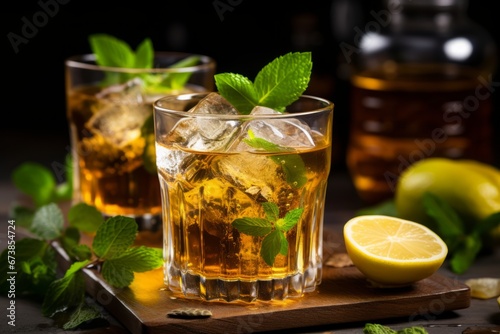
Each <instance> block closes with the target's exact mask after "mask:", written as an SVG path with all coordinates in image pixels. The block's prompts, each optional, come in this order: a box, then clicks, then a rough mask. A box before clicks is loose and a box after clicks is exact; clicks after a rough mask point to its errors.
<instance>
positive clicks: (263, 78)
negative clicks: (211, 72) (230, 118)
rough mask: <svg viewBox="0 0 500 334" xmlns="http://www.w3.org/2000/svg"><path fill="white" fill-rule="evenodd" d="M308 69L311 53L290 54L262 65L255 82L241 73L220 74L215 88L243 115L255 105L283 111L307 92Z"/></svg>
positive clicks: (310, 62)
mask: <svg viewBox="0 0 500 334" xmlns="http://www.w3.org/2000/svg"><path fill="white" fill-rule="evenodd" d="M311 69H312V60H311V53H310V52H290V53H287V54H285V55H283V56H280V57H277V58H276V59H274V60H273V61H271V62H270V63H269V64H267V65H266V66H264V67H263V68H262V69H261V70H260V71H259V73H257V76H256V77H255V81H254V82H252V81H251V80H250V79H248V78H247V77H245V76H243V75H240V74H235V73H219V74H216V75H215V85H216V87H217V90H218V91H219V93H220V94H221V95H222V96H223V97H224V98H226V100H228V101H229V102H230V103H231V104H232V105H233V106H234V107H235V108H236V110H238V112H239V113H241V114H243V115H248V114H249V113H250V112H251V111H252V109H253V107H255V106H263V107H269V108H272V109H274V110H278V111H283V110H284V109H285V107H286V106H288V105H289V104H291V103H292V102H294V101H295V100H297V99H298V98H299V97H300V95H302V93H303V92H304V91H305V90H306V89H307V86H308V84H309V80H310V76H311Z"/></svg>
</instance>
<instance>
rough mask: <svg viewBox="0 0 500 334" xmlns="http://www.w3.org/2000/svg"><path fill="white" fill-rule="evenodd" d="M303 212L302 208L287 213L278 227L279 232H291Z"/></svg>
mask: <svg viewBox="0 0 500 334" xmlns="http://www.w3.org/2000/svg"><path fill="white" fill-rule="evenodd" d="M303 212H304V209H303V208H298V209H293V210H290V211H288V212H287V213H286V214H285V218H284V219H283V224H282V225H281V226H279V229H280V231H282V232H288V231H289V230H291V229H292V228H293V227H294V226H295V225H297V223H298V222H299V220H300V217H301V216H302V213H303Z"/></svg>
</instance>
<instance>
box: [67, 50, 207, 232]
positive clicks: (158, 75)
mask: <svg viewBox="0 0 500 334" xmlns="http://www.w3.org/2000/svg"><path fill="white" fill-rule="evenodd" d="M188 57H195V58H197V62H196V63H195V64H194V65H193V62H191V63H190V65H189V66H184V67H179V66H172V64H182V61H183V60H185V59H187V58H188ZM215 65H216V64H215V61H214V60H213V59H212V58H210V57H208V56H204V55H192V54H186V53H174V52H163V53H162V52H157V53H155V55H154V64H153V67H152V68H149V69H143V68H118V67H103V66H98V65H97V64H96V57H95V55H93V54H87V55H79V56H74V57H71V58H69V59H67V61H66V62H65V69H66V98H67V117H68V120H69V126H70V134H71V144H72V156H73V164H74V173H73V174H74V179H73V186H74V194H73V199H74V202H82V201H83V202H85V203H87V204H89V205H94V206H96V207H97V209H99V210H100V211H101V212H102V213H103V215H105V216H114V215H125V216H132V217H135V218H136V220H137V222H138V223H139V228H140V229H142V230H145V231H148V232H152V233H153V235H154V236H156V237H159V240H161V228H160V227H161V218H160V214H161V200H160V187H159V183H158V174H157V171H156V164H155V160H156V158H155V151H154V146H155V144H154V129H153V106H152V103H153V101H154V100H156V99H158V98H159V97H162V96H165V95H168V94H179V93H187V92H204V91H212V90H213V87H214V83H213V76H214V73H215Z"/></svg>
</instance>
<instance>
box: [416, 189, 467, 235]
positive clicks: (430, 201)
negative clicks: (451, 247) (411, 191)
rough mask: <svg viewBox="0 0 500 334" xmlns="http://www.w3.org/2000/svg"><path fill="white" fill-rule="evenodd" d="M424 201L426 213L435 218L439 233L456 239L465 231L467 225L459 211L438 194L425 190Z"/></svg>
mask: <svg viewBox="0 0 500 334" xmlns="http://www.w3.org/2000/svg"><path fill="white" fill-rule="evenodd" d="M422 203H423V205H424V208H425V211H426V213H427V214H428V215H429V216H430V217H431V218H433V219H434V222H435V223H436V225H437V228H438V232H439V234H440V235H441V236H442V237H444V238H445V239H448V240H450V241H451V240H455V239H456V238H457V237H459V236H461V235H462V234H464V233H465V225H464V223H463V222H462V220H461V219H460V216H459V215H458V213H457V212H456V211H455V209H453V208H452V207H451V206H450V205H449V204H448V203H446V202H445V201H443V200H442V199H441V198H439V197H438V196H436V195H434V194H432V193H430V192H425V193H424V194H423V196H422Z"/></svg>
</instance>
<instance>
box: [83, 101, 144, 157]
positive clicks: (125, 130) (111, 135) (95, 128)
mask: <svg viewBox="0 0 500 334" xmlns="http://www.w3.org/2000/svg"><path fill="white" fill-rule="evenodd" d="M151 108H152V106H151V105H150V104H146V105H138V104H135V105H134V104H129V105H127V104H114V105H112V104H109V105H107V107H106V108H104V109H103V110H99V111H98V112H97V113H95V114H94V115H93V116H92V117H91V118H90V119H89V121H88V123H87V126H88V127H89V128H90V129H91V131H92V132H94V133H97V134H100V135H101V136H103V137H104V138H105V139H106V140H107V141H108V142H110V143H111V144H113V145H115V146H117V147H123V146H125V145H127V144H128V143H130V142H131V141H132V140H134V139H137V138H139V137H140V135H141V127H142V125H143V124H144V122H145V121H146V119H147V118H148V117H149V116H150V114H151Z"/></svg>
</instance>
